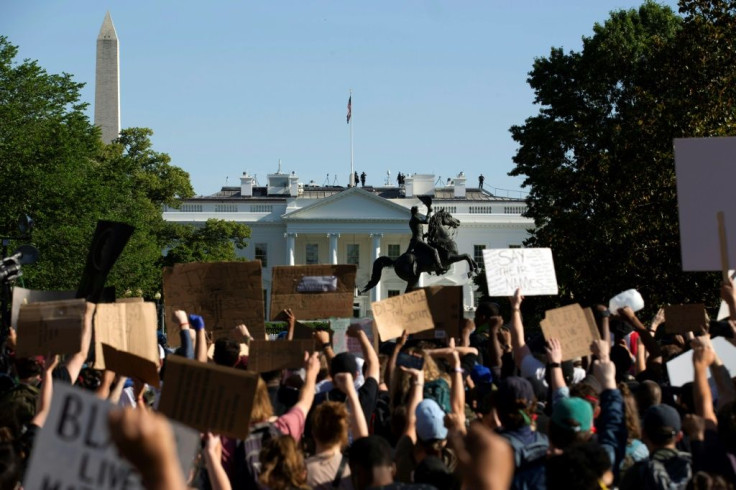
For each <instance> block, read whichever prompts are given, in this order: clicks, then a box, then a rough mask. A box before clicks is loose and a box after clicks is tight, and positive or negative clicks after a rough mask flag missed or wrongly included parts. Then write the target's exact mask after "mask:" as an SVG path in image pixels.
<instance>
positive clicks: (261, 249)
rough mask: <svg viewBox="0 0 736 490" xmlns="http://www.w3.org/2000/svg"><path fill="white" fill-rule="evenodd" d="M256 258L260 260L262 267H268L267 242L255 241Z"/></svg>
mask: <svg viewBox="0 0 736 490" xmlns="http://www.w3.org/2000/svg"><path fill="white" fill-rule="evenodd" d="M256 260H260V261H261V266H262V267H268V244H267V243H256Z"/></svg>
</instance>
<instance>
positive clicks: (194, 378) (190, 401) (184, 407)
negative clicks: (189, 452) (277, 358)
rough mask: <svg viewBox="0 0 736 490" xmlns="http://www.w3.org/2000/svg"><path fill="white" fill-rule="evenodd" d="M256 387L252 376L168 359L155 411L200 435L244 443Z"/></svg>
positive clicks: (254, 374) (254, 375) (255, 379)
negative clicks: (210, 433)
mask: <svg viewBox="0 0 736 490" xmlns="http://www.w3.org/2000/svg"><path fill="white" fill-rule="evenodd" d="M257 383H258V374H256V373H253V372H248V371H243V370H242V369H234V368H226V367H223V366H218V365H216V364H205V363H203V362H197V361H193V360H190V359H185V358H184V357H180V356H169V357H168V358H167V359H166V374H165V375H164V387H163V389H162V390H161V402H160V403H159V411H160V412H161V413H163V414H164V415H166V416H167V417H169V418H171V419H173V420H176V421H179V422H181V423H182V424H184V425H188V426H189V427H192V428H195V429H197V430H199V431H201V432H207V431H212V432H214V433H215V434H222V435H226V436H228V437H232V438H237V439H245V438H246V437H248V434H249V432H250V413H251V411H252V410H253V399H254V398H255V395H256V386H257Z"/></svg>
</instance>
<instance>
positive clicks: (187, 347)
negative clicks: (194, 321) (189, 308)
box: [174, 310, 194, 359]
mask: <svg viewBox="0 0 736 490" xmlns="http://www.w3.org/2000/svg"><path fill="white" fill-rule="evenodd" d="M174 320H175V321H176V323H177V324H178V325H179V341H180V344H181V355H182V356H183V357H186V358H187V359H194V346H193V345H192V335H191V334H190V332H191V330H192V329H191V328H189V327H190V325H189V317H187V312H186V311H183V310H176V311H175V312H174Z"/></svg>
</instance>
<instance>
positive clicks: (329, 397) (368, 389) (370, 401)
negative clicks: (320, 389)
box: [312, 378, 378, 427]
mask: <svg viewBox="0 0 736 490" xmlns="http://www.w3.org/2000/svg"><path fill="white" fill-rule="evenodd" d="M377 398H378V382H377V381H376V380H375V379H374V378H366V379H365V383H363V386H361V387H360V388H358V399H359V400H360V407H361V408H362V409H363V415H365V420H366V422H367V424H368V427H370V425H371V417H372V415H373V412H374V410H375V409H376V399H377ZM346 399H347V396H346V395H345V393H343V392H342V391H340V390H339V389H337V388H333V389H331V390H330V391H328V392H327V393H319V394H317V396H316V397H315V398H314V405H312V410H314V408H315V407H317V405H319V404H320V403H322V402H324V401H333V402H343V403H344V402H345V400H346Z"/></svg>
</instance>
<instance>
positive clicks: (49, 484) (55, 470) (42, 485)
mask: <svg viewBox="0 0 736 490" xmlns="http://www.w3.org/2000/svg"><path fill="white" fill-rule="evenodd" d="M113 408H114V406H113V405H112V404H111V403H108V402H107V401H104V400H100V399H99V398H97V397H95V396H94V395H93V394H92V393H89V392H86V391H84V390H81V389H79V388H74V387H72V386H70V385H68V384H66V383H60V382H55V383H54V397H53V401H52V403H51V410H50V412H49V416H48V418H47V419H46V423H45V424H44V428H43V429H41V431H40V433H39V434H38V436H36V439H35V442H34V445H33V452H32V453H31V459H30V463H29V466H28V470H27V471H26V479H25V481H24V482H23V488H24V489H25V490H45V489H73V488H95V489H97V490H107V489H109V490H117V489H120V490H123V489H125V490H135V489H142V488H143V485H142V484H141V481H140V476H139V475H138V473H137V472H136V471H135V470H134V469H133V468H132V467H131V465H130V464H129V463H128V462H127V461H126V460H125V459H123V458H121V457H120V456H119V455H118V452H117V448H116V447H115V444H114V443H113V442H112V441H111V440H110V436H109V433H108V430H107V414H108V412H109V411H110V410H111V409H113ZM171 424H172V427H173V429H174V436H175V438H176V448H177V451H178V454H179V462H180V464H181V466H182V474H183V475H187V474H188V472H189V468H190V467H191V465H192V462H193V460H194V456H195V454H196V453H197V450H198V449H199V441H200V439H199V434H198V433H197V431H195V430H193V429H189V428H186V427H184V426H183V425H180V424H177V423H175V422H171Z"/></svg>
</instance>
